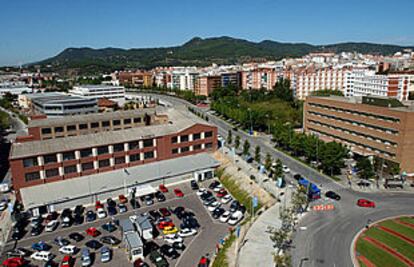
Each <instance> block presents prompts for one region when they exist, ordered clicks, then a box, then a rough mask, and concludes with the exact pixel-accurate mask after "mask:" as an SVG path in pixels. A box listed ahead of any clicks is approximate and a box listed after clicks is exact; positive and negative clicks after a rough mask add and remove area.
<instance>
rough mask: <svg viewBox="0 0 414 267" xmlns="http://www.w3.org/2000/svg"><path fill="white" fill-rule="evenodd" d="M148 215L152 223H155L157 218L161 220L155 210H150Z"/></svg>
mask: <svg viewBox="0 0 414 267" xmlns="http://www.w3.org/2000/svg"><path fill="white" fill-rule="evenodd" d="M148 213H149V215H150V216H151V219H152V220H153V221H154V222H157V221H158V219H159V218H161V214H160V213H159V212H158V211H156V210H150V211H149V212H148Z"/></svg>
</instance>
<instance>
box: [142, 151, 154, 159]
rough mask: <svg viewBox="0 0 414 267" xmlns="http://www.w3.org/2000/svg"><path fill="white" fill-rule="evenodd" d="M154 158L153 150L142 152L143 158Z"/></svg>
mask: <svg viewBox="0 0 414 267" xmlns="http://www.w3.org/2000/svg"><path fill="white" fill-rule="evenodd" d="M152 158H154V151H148V152H145V153H144V159H152Z"/></svg>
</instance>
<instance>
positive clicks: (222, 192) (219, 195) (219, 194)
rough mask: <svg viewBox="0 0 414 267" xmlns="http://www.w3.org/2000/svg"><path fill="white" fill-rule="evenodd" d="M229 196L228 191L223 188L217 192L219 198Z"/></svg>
mask: <svg viewBox="0 0 414 267" xmlns="http://www.w3.org/2000/svg"><path fill="white" fill-rule="evenodd" d="M227 194H228V193H227V191H226V189H224V188H222V189H220V190H219V191H218V192H217V194H216V196H217V197H218V198H222V197H224V196H226V195H227Z"/></svg>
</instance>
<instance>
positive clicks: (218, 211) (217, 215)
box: [211, 207, 226, 219]
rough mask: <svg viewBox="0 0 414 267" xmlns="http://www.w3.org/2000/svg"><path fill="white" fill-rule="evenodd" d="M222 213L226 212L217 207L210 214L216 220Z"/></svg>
mask: <svg viewBox="0 0 414 267" xmlns="http://www.w3.org/2000/svg"><path fill="white" fill-rule="evenodd" d="M224 212H226V210H225V209H223V208H222V207H218V208H216V209H215V210H214V211H213V212H212V214H211V216H212V217H213V218H214V219H218V218H220V216H221V215H222V214H223V213H224Z"/></svg>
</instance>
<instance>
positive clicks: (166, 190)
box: [158, 184, 168, 193]
mask: <svg viewBox="0 0 414 267" xmlns="http://www.w3.org/2000/svg"><path fill="white" fill-rule="evenodd" d="M158 189H159V190H160V191H161V192H163V193H167V192H168V188H167V187H166V186H165V185H164V184H160V185H159V187H158Z"/></svg>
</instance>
